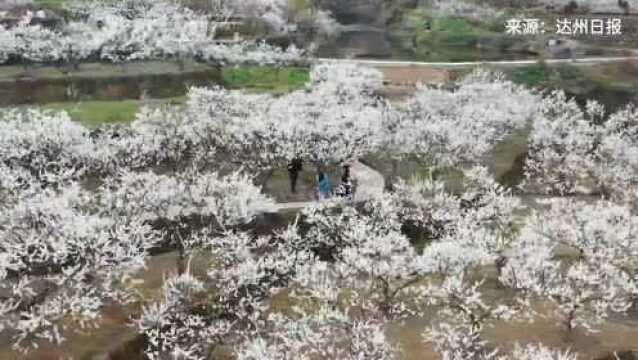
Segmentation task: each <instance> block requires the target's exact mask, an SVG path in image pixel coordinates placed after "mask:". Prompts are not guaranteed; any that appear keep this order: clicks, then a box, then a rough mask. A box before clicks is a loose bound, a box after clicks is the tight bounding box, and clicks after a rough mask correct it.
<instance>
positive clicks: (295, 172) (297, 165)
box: [288, 158, 303, 194]
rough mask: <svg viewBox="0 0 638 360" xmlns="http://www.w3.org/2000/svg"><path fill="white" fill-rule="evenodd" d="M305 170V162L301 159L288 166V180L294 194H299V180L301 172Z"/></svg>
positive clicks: (296, 159) (294, 160)
mask: <svg viewBox="0 0 638 360" xmlns="http://www.w3.org/2000/svg"><path fill="white" fill-rule="evenodd" d="M301 170H303V161H302V160H301V158H294V159H292V161H291V162H290V163H289V164H288V178H289V179H290V191H291V192H292V193H293V194H296V193H297V179H298V178H299V172H300V171H301Z"/></svg>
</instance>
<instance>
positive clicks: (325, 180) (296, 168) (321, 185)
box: [288, 158, 354, 200]
mask: <svg viewBox="0 0 638 360" xmlns="http://www.w3.org/2000/svg"><path fill="white" fill-rule="evenodd" d="M302 170H303V161H302V160H301V159H299V158H296V159H293V160H292V161H291V162H290V163H289V164H288V174H289V177H290V191H291V192H292V193H293V194H295V193H297V180H298V178H299V173H300V172H301V171H302ZM335 195H336V196H339V197H343V198H347V199H349V200H352V198H353V196H354V187H353V184H352V178H351V176H350V165H349V164H345V165H343V172H342V175H341V183H340V184H339V185H338V186H337V187H336V188H335V189H333V187H332V182H331V181H330V177H329V176H328V174H327V173H326V171H325V170H324V169H323V168H319V171H318V173H317V188H316V198H317V200H325V199H329V198H331V197H332V196H335Z"/></svg>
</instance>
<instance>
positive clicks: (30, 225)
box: [0, 185, 158, 350]
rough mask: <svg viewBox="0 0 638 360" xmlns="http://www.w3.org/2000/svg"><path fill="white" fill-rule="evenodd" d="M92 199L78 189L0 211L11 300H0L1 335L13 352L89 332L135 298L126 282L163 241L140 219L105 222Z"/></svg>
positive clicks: (0, 259) (0, 252) (1, 256)
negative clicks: (110, 310)
mask: <svg viewBox="0 0 638 360" xmlns="http://www.w3.org/2000/svg"><path fill="white" fill-rule="evenodd" d="M87 196H88V194H86V193H84V192H83V191H81V190H80V189H79V186H78V185H74V186H70V187H67V188H65V191H64V192H62V193H56V192H52V191H44V192H40V193H37V194H35V195H33V196H31V197H27V198H24V199H22V200H21V201H20V202H18V203H17V204H15V205H13V206H8V207H2V208H0V218H1V219H2V220H0V238H1V239H2V245H0V279H1V280H2V289H3V293H7V294H10V295H9V296H8V297H6V298H5V297H3V299H2V301H0V302H1V303H2V306H1V307H2V308H3V309H5V310H8V314H6V317H3V318H2V320H1V321H2V325H3V326H2V327H1V328H3V329H5V330H6V331H8V332H9V334H11V335H12V336H13V338H14V339H15V343H14V345H13V346H14V348H15V349H18V350H25V349H28V348H30V347H33V346H35V347H37V346H38V341H40V340H46V341H50V342H53V343H57V344H59V343H61V342H62V341H63V340H64V330H67V329H68V328H71V329H73V327H74V326H75V325H73V324H79V326H80V327H81V328H84V327H86V326H89V325H90V324H91V323H92V322H95V321H97V320H99V318H100V314H101V312H100V310H101V308H102V307H103V306H104V305H105V304H107V303H108V302H109V301H116V302H126V301H128V299H130V296H131V295H132V293H131V292H130V290H128V289H127V281H126V280H127V278H128V276H130V275H131V274H133V273H134V272H135V271H137V270H139V269H141V268H142V267H143V266H144V263H145V258H146V252H147V250H148V249H149V248H150V247H151V246H153V245H154V243H155V242H156V241H157V237H158V234H157V233H156V232H155V231H153V230H152V229H151V228H150V227H149V226H148V225H146V224H144V223H143V222H141V221H139V220H136V219H124V218H121V219H115V218H109V217H103V216H100V215H99V214H97V213H95V212H94V211H91V207H90V205H89V201H88V199H87ZM4 291H6V292H4ZM69 320H71V322H70V321H69Z"/></svg>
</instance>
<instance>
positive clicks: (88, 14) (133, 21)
mask: <svg viewBox="0 0 638 360" xmlns="http://www.w3.org/2000/svg"><path fill="white" fill-rule="evenodd" d="M237 4H242V6H241V8H242V10H244V11H246V10H247V9H249V10H250V12H249V14H248V15H250V16H253V17H255V18H260V17H261V16H266V15H268V14H271V10H270V9H271V7H270V6H264V4H263V3H262V2H261V1H252V2H245V1H234V2H230V3H229V4H227V5H226V7H225V8H222V9H215V11H217V13H214V14H207V13H200V12H196V11H193V10H191V9H189V8H187V7H184V6H182V5H180V4H179V2H177V1H173V0H158V1H148V0H145V1H133V0H120V1H116V2H103V1H89V2H76V3H74V6H69V8H70V9H71V13H72V14H73V15H74V16H73V18H72V19H71V20H70V21H69V22H68V23H66V24H64V25H61V26H60V28H59V29H50V28H46V27H43V26H42V25H39V24H38V25H31V24H24V23H21V24H19V25H17V26H14V27H9V28H5V27H3V26H0V62H3V63H4V62H6V61H7V60H9V59H10V58H14V59H16V60H25V61H29V62H53V61H68V62H73V61H79V60H85V59H95V60H109V61H130V60H144V59H158V58H159V59H163V58H183V57H189V58H196V59H200V60H203V61H210V62H217V63H241V62H250V63H258V64H262V63H264V62H265V63H269V64H270V63H291V62H298V61H301V56H302V53H301V51H300V50H298V49H296V48H294V47H291V48H290V49H288V50H287V51H282V50H281V49H279V48H276V47H272V46H268V45H266V44H264V43H259V42H257V43H255V42H250V41H244V42H238V43H237V42H231V43H230V44H225V43H224V42H223V41H220V39H218V38H217V35H216V33H215V31H216V29H217V28H218V27H221V26H224V25H225V23H226V22H227V21H228V17H229V16H230V15H232V14H233V7H232V6H231V5H237ZM277 16H280V15H277ZM284 19H285V18H284V17H280V21H283V20H284ZM271 20H272V17H271Z"/></svg>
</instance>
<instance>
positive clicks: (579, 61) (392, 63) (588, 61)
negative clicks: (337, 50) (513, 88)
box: [317, 49, 638, 69]
mask: <svg viewBox="0 0 638 360" xmlns="http://www.w3.org/2000/svg"><path fill="white" fill-rule="evenodd" d="M627 50H628V51H631V52H632V53H633V54H635V55H632V56H615V57H587V58H570V59H545V60H544V62H545V63H546V64H573V65H595V64H604V63H614V62H624V61H632V60H633V61H638V51H637V50H634V49H627ZM317 62H319V63H345V64H357V65H368V66H383V67H434V68H448V69H451V68H466V67H474V66H481V65H492V66H511V67H516V66H526V65H534V64H537V63H538V62H539V60H538V59H531V60H500V61H464V62H421V61H399V60H372V59H329V58H319V59H317Z"/></svg>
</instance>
